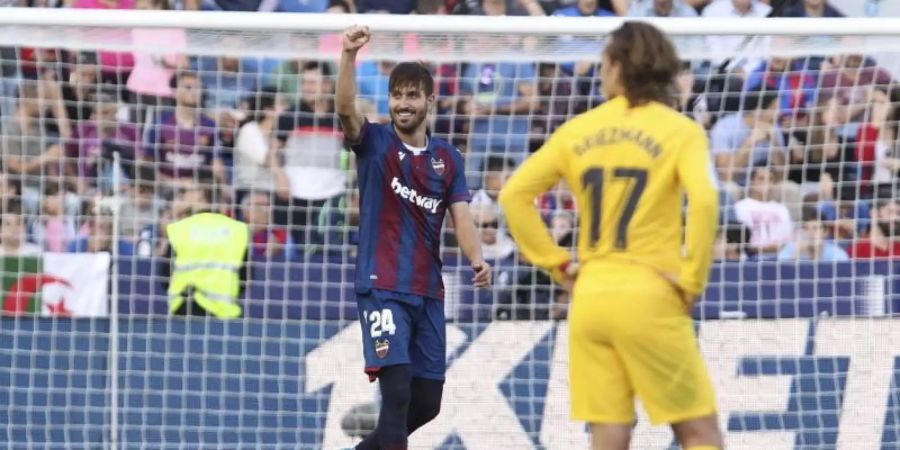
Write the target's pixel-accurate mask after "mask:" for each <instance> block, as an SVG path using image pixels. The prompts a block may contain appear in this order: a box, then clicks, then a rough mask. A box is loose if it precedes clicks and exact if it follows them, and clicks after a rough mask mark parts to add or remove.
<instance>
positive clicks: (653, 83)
mask: <svg viewBox="0 0 900 450" xmlns="http://www.w3.org/2000/svg"><path fill="white" fill-rule="evenodd" d="M606 54H607V56H609V59H610V60H611V61H614V62H616V63H617V64H618V65H619V67H620V72H619V82H620V83H622V87H623V89H624V90H625V92H624V95H625V98H627V99H628V103H629V104H630V105H631V106H638V105H642V104H645V103H647V102H651V101H657V102H661V103H665V104H671V103H672V100H673V86H674V82H675V76H676V75H678V72H679V71H680V70H681V62H680V61H679V59H678V53H677V52H676V51H675V46H674V45H672V41H670V40H669V38H668V37H666V35H665V34H663V32H662V31H660V29H659V28H657V27H655V26H653V25H651V24H649V23H645V22H635V21H628V22H625V23H623V24H622V26H620V27H619V28H617V29H616V30H615V31H613V32H612V34H611V35H610V40H609V43H608V44H607V45H606ZM601 82H602V81H601Z"/></svg>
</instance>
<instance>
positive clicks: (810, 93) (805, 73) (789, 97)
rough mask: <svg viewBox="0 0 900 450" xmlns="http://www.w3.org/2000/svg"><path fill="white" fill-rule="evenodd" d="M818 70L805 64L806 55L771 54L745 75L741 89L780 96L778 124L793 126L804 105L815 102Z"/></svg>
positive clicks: (799, 116)
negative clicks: (770, 92) (794, 57)
mask: <svg viewBox="0 0 900 450" xmlns="http://www.w3.org/2000/svg"><path fill="white" fill-rule="evenodd" d="M816 75H817V72H816V71H813V70H810V68H809V67H808V58H796V59H791V58H784V57H777V56H776V57H772V58H769V59H768V60H767V61H765V62H763V64H761V65H760V66H759V67H758V68H756V69H755V70H754V71H752V72H751V73H750V74H749V75H747V80H746V82H745V83H744V91H757V90H767V91H772V92H775V93H776V94H777V95H778V97H779V98H780V102H779V108H780V110H781V118H782V120H781V125H782V126H783V127H788V126H796V124H795V122H796V121H797V120H798V119H802V118H803V116H802V115H800V114H799V113H801V112H802V111H804V110H805V108H807V107H809V106H811V105H812V104H813V102H814V101H815V96H816V87H817V79H816Z"/></svg>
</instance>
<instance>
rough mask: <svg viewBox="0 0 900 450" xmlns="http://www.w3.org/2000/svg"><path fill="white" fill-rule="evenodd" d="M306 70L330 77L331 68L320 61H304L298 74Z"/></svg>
mask: <svg viewBox="0 0 900 450" xmlns="http://www.w3.org/2000/svg"><path fill="white" fill-rule="evenodd" d="M307 70H316V71H319V72H321V73H322V76H325V77H328V76H331V66H329V65H328V64H327V63H324V62H322V61H306V62H304V63H303V64H301V65H300V73H303V72H306V71H307Z"/></svg>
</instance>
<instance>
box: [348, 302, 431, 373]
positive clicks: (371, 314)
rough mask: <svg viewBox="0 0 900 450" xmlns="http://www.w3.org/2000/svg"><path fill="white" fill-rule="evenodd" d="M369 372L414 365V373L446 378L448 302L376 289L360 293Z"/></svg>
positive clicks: (364, 346)
mask: <svg viewBox="0 0 900 450" xmlns="http://www.w3.org/2000/svg"><path fill="white" fill-rule="evenodd" d="M356 307H357V309H358V310H359V322H360V325H362V338H363V355H364V356H365V359H366V368H365V370H366V373H367V374H369V380H370V381H374V380H375V378H376V377H377V375H378V371H379V370H381V368H382V367H387V366H394V365H398V364H410V365H411V366H412V375H413V376H414V377H419V378H427V379H431V380H443V379H444V373H445V372H446V371H447V333H446V325H445V322H444V302H442V301H440V300H438V299H434V298H429V297H423V296H421V295H412V294H401V293H398V292H391V291H384V290H379V289H372V290H371V291H369V292H368V293H366V294H357V296H356Z"/></svg>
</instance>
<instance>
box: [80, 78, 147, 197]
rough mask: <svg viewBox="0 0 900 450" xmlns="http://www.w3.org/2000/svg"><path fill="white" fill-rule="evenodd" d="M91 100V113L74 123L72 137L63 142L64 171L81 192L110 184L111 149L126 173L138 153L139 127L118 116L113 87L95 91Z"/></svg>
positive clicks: (116, 97) (107, 186) (116, 98)
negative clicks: (118, 157)
mask: <svg viewBox="0 0 900 450" xmlns="http://www.w3.org/2000/svg"><path fill="white" fill-rule="evenodd" d="M91 101H92V102H93V103H94V105H95V106H94V110H93V111H92V112H91V115H90V117H89V118H88V120H84V121H81V122H78V123H77V124H76V126H75V132H74V134H73V136H72V138H73V139H71V140H70V141H68V142H67V143H66V158H67V160H66V165H65V173H66V175H68V176H69V177H71V179H72V181H73V183H74V184H75V186H76V191H77V192H79V193H82V194H83V193H86V192H88V191H90V190H92V189H95V188H105V189H104V190H108V189H110V188H111V182H112V179H111V176H112V161H113V153H114V152H117V151H118V152H119V155H120V158H121V161H122V163H123V166H124V167H125V168H126V174H128V175H129V176H130V175H131V173H132V171H133V166H134V160H135V158H136V157H137V156H138V155H139V154H140V133H139V131H138V128H137V127H136V126H135V125H133V124H131V123H128V122H120V121H119V120H118V118H117V113H118V111H119V100H118V96H117V94H116V92H115V90H113V89H112V88H111V87H106V88H104V89H101V90H99V91H96V92H95V93H94V94H93V95H92V97H91Z"/></svg>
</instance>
